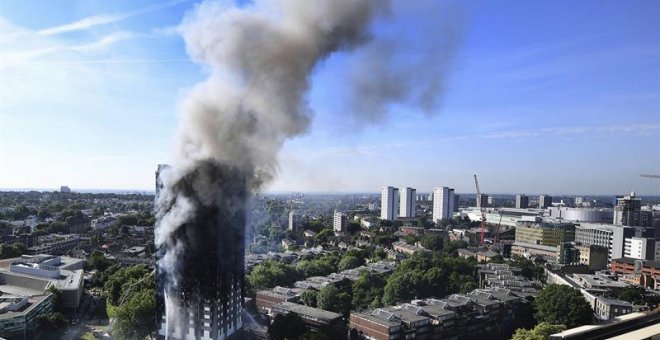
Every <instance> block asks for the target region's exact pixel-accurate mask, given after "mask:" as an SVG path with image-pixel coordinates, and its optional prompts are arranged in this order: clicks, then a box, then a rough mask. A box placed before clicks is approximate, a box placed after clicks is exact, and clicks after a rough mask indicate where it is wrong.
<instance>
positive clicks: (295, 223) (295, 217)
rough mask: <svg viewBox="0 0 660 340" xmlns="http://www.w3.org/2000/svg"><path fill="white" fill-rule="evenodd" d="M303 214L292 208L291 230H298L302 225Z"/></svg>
mask: <svg viewBox="0 0 660 340" xmlns="http://www.w3.org/2000/svg"><path fill="white" fill-rule="evenodd" d="M300 221H301V216H300V215H299V214H298V212H297V211H295V210H291V211H290V212H289V230H291V231H296V230H297V229H298V228H299V227H300Z"/></svg>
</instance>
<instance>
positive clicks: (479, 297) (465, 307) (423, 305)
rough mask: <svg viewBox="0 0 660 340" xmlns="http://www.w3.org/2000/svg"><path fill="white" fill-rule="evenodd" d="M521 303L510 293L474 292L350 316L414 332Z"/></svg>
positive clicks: (518, 297)
mask: <svg viewBox="0 0 660 340" xmlns="http://www.w3.org/2000/svg"><path fill="white" fill-rule="evenodd" d="M524 299H525V296H519V295H516V293H515V292H514V291H511V290H509V289H505V288H495V287H491V288H487V289H475V290H473V291H472V292H470V293H468V294H452V295H450V296H448V297H446V298H444V299H434V298H429V299H424V300H412V301H411V302H410V303H403V304H400V305H397V306H390V307H383V308H377V309H374V310H372V311H370V312H352V313H351V315H353V316H355V317H358V318H362V319H366V320H369V321H372V322H375V323H377V324H379V325H382V326H386V327H388V328H392V327H396V326H401V325H402V324H405V326H406V327H409V328H415V327H419V326H423V325H424V324H428V323H430V320H431V319H434V320H449V319H455V318H459V317H462V316H465V315H467V314H470V313H472V312H476V309H483V310H486V311H488V310H494V309H499V308H501V307H502V306H503V305H509V304H511V303H518V302H521V301H523V300H524Z"/></svg>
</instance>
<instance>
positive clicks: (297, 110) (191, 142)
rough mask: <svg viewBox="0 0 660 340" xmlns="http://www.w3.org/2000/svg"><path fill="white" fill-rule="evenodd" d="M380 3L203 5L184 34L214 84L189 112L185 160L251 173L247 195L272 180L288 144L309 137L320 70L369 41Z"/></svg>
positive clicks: (197, 91)
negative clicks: (313, 82) (310, 95)
mask: <svg viewBox="0 0 660 340" xmlns="http://www.w3.org/2000/svg"><path fill="white" fill-rule="evenodd" d="M385 5H386V2H384V1H379V0H345V1H333V0H322V1H300V0H271V1H257V2H256V3H255V4H254V5H253V6H251V7H249V8H245V9H240V8H235V7H228V6H226V5H223V4H222V3H218V2H204V3H202V4H201V5H199V6H198V7H197V8H196V10H195V11H194V12H193V13H192V14H190V15H188V16H187V17H186V18H185V20H184V23H183V24H182V26H181V32H182V34H183V37H184V38H185V41H186V48H187V51H188V53H189V55H190V56H191V57H192V58H193V59H194V60H195V61H197V62H199V63H202V64H204V65H207V66H208V67H209V69H208V70H209V72H210V75H209V78H208V80H207V81H205V82H203V83H201V84H198V85H197V86H195V88H193V89H192V90H191V91H190V93H189V95H188V96H187V98H186V99H185V101H184V102H183V105H182V111H183V116H182V121H181V123H180V130H179V138H178V145H177V148H178V149H177V150H176V151H177V161H178V164H181V165H182V166H184V167H186V168H187V167H190V166H193V167H194V164H195V162H197V161H199V160H205V159H214V160H216V161H218V162H220V163H223V164H231V165H233V166H236V167H238V168H240V169H242V170H244V171H245V173H246V175H247V180H248V184H249V187H250V188H251V189H256V188H258V187H260V185H262V184H263V183H265V182H268V181H269V180H270V179H272V177H273V175H274V173H275V171H276V168H277V153H278V151H279V149H280V148H281V146H282V144H283V142H284V141H285V140H286V139H287V138H290V137H292V136H295V135H298V134H301V133H303V132H305V131H307V128H308V126H309V123H310V117H311V113H312V110H311V108H310V107H309V105H308V103H307V102H306V100H305V99H306V97H305V95H306V93H307V91H308V90H309V87H310V76H311V74H312V71H313V70H314V68H315V66H317V65H318V63H319V62H320V61H322V60H324V59H325V58H327V57H328V56H329V55H330V54H331V53H332V52H335V51H338V50H350V49H353V48H355V47H358V46H360V45H361V44H363V43H364V42H366V41H367V40H368V38H369V35H368V28H369V24H370V23H371V21H372V19H373V17H374V16H375V15H376V14H377V13H378V12H379V10H380V9H382V8H384V7H385Z"/></svg>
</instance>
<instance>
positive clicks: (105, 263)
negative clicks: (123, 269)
mask: <svg viewBox="0 0 660 340" xmlns="http://www.w3.org/2000/svg"><path fill="white" fill-rule="evenodd" d="M87 261H88V264H89V266H90V267H92V268H94V269H96V270H98V271H101V272H102V271H104V270H106V269H107V268H108V267H110V266H111V265H112V263H111V262H110V260H108V258H106V257H105V255H104V254H103V253H102V252H100V251H98V250H95V251H93V252H92V253H91V254H90V255H89V260H87Z"/></svg>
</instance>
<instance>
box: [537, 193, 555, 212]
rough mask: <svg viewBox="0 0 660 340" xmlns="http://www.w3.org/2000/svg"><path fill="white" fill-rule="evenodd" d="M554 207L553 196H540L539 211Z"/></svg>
mask: <svg viewBox="0 0 660 340" xmlns="http://www.w3.org/2000/svg"><path fill="white" fill-rule="evenodd" d="M550 206H552V196H550V195H540V196H539V209H545V208H547V207H550Z"/></svg>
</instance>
